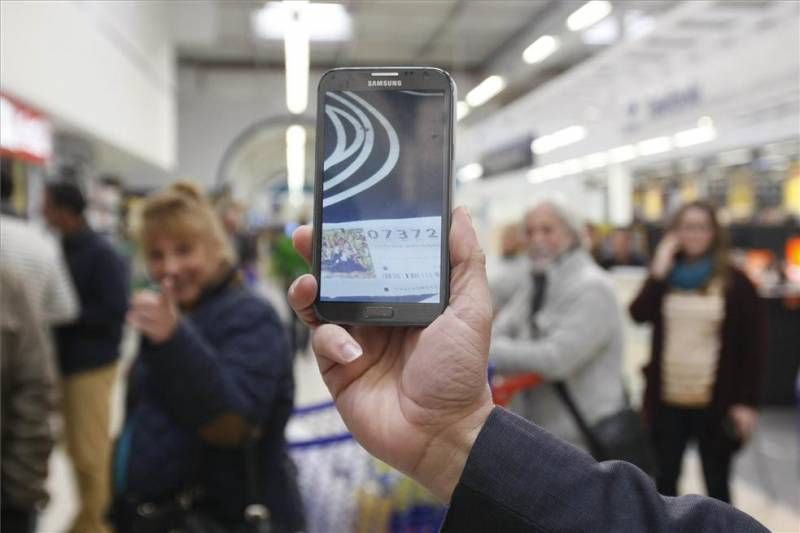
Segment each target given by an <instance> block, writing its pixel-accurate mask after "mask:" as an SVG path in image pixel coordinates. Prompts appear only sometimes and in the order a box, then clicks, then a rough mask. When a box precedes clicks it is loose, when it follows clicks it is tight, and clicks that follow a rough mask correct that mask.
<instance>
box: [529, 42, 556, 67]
mask: <svg viewBox="0 0 800 533" xmlns="http://www.w3.org/2000/svg"><path fill="white" fill-rule="evenodd" d="M558 46H559V42H558V38H556V37H553V36H552V35H542V36H541V37H539V38H538V39H536V40H535V41H533V42H532V43H531V44H530V45H529V46H528V47H527V48H526V49H525V51H524V52H522V60H523V61H525V62H526V63H529V64H534V63H539V62H541V61H544V60H545V59H547V58H548V57H550V55H552V54H553V52H555V51H556V50H558Z"/></svg>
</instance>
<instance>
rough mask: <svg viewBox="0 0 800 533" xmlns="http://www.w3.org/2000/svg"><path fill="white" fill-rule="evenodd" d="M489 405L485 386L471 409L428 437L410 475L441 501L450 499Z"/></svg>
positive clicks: (487, 412)
mask: <svg viewBox="0 0 800 533" xmlns="http://www.w3.org/2000/svg"><path fill="white" fill-rule="evenodd" d="M492 409H494V404H493V403H492V401H491V394H490V393H489V392H488V389H487V392H486V397H485V398H482V399H481V401H480V402H479V403H478V404H477V406H476V407H475V408H474V409H473V410H471V411H470V412H468V413H467V414H466V415H465V416H463V417H462V418H461V419H459V420H458V421H457V422H455V423H453V424H451V425H450V426H448V427H447V428H446V429H444V430H443V431H441V432H439V433H438V434H437V435H436V436H435V437H434V438H433V439H432V440H431V442H430V444H429V445H428V447H427V449H426V450H425V453H424V455H423V457H422V459H421V460H420V461H419V463H418V465H417V467H416V468H415V472H414V473H412V474H411V477H413V478H414V479H416V480H417V481H418V482H419V483H420V484H422V485H423V486H424V487H425V488H427V489H428V490H429V491H431V493H432V494H433V495H434V496H436V497H437V498H439V499H440V500H441V501H443V502H446V503H449V502H450V499H451V497H452V495H453V491H454V490H455V488H456V486H457V485H458V482H459V480H460V479H461V474H462V473H463V471H464V467H465V466H466V464H467V459H468V458H469V454H470V452H471V451H472V447H473V445H474V444H475V441H476V440H477V438H478V435H479V434H480V432H481V429H483V425H484V424H485V423H486V419H487V418H489V415H490V414H491V412H492Z"/></svg>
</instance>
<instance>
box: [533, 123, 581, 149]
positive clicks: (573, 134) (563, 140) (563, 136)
mask: <svg viewBox="0 0 800 533" xmlns="http://www.w3.org/2000/svg"><path fill="white" fill-rule="evenodd" d="M585 138H586V128H584V127H583V126H569V127H568V128H564V129H561V130H558V131H556V132H555V133H551V134H550V135H543V136H542V137H539V138H537V139H534V141H533V142H532V143H531V150H532V151H533V153H535V154H538V155H541V154H546V153H547V152H552V151H553V150H555V149H557V148H562V147H564V146H569V145H570V144H575V143H576V142H579V141H582V140H583V139H585Z"/></svg>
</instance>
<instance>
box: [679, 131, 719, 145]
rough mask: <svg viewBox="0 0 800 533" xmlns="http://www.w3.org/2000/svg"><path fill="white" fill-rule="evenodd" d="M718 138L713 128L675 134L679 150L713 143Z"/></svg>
mask: <svg viewBox="0 0 800 533" xmlns="http://www.w3.org/2000/svg"><path fill="white" fill-rule="evenodd" d="M716 138H717V132H716V130H715V129H714V127H713V126H712V127H700V128H692V129H690V130H683V131H679V132H678V133H676V134H675V137H674V140H675V146H676V147H677V148H685V147H687V146H694V145H695V144H702V143H705V142H709V141H713V140H714V139H716Z"/></svg>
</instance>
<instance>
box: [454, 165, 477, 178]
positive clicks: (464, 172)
mask: <svg viewBox="0 0 800 533" xmlns="http://www.w3.org/2000/svg"><path fill="white" fill-rule="evenodd" d="M456 176H457V177H458V181H461V182H467V181H474V180H476V179H478V178H480V177H481V176H483V166H482V165H481V164H480V163H470V164H468V165H464V166H463V167H461V168H460V169H458V173H457V174H456Z"/></svg>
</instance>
